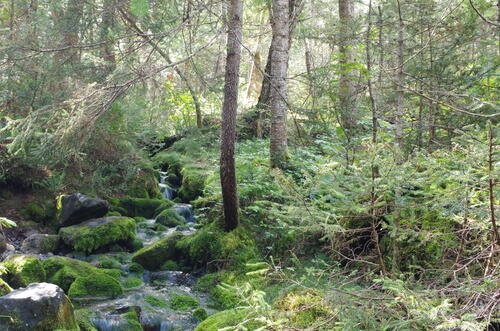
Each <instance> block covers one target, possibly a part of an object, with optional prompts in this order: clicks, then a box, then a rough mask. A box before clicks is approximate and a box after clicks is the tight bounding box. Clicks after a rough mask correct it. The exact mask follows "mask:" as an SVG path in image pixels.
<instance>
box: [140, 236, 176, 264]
mask: <svg viewBox="0 0 500 331" xmlns="http://www.w3.org/2000/svg"><path fill="white" fill-rule="evenodd" d="M182 237H183V235H182V234H179V233H176V234H174V235H172V236H168V237H165V238H163V239H160V240H158V241H157V242H155V243H153V244H151V245H149V246H146V247H143V248H142V249H140V250H138V251H137V252H135V253H134V255H133V256H132V262H135V263H138V264H140V265H141V266H143V267H144V268H145V269H147V270H159V269H160V268H161V266H162V265H163V264H164V263H165V262H166V261H168V260H174V259H180V258H181V256H180V255H181V251H180V250H179V249H178V248H177V242H178V241H179V240H180V239H181V238H182Z"/></svg>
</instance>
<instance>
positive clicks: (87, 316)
mask: <svg viewBox="0 0 500 331" xmlns="http://www.w3.org/2000/svg"><path fill="white" fill-rule="evenodd" d="M93 315H94V312H93V311H92V310H90V309H77V310H75V318H76V322H77V323H78V326H79V327H80V331H98V330H97V329H96V328H94V326H93V325H92V317H93Z"/></svg>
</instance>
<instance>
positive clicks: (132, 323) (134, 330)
mask: <svg viewBox="0 0 500 331" xmlns="http://www.w3.org/2000/svg"><path fill="white" fill-rule="evenodd" d="M122 316H123V317H124V319H125V321H126V324H123V325H121V327H120V331H143V329H142V326H141V323H140V322H139V316H138V315H137V312H136V311H135V310H131V311H129V312H128V313H125V314H123V315H122Z"/></svg>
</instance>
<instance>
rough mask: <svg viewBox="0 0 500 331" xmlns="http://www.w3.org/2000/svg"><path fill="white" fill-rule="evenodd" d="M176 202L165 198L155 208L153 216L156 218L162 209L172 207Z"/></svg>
mask: <svg viewBox="0 0 500 331" xmlns="http://www.w3.org/2000/svg"><path fill="white" fill-rule="evenodd" d="M174 204H175V203H174V202H173V201H170V200H167V199H163V200H162V203H161V204H160V205H159V206H158V207H157V208H156V209H155V211H154V214H153V217H152V218H156V217H157V216H158V215H160V213H161V212H162V211H164V210H168V209H170V208H171V207H172V206H173V205H174Z"/></svg>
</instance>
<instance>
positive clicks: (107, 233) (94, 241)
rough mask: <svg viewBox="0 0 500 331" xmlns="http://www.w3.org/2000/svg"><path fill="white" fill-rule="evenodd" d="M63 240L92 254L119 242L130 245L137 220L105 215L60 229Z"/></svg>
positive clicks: (81, 250)
mask: <svg viewBox="0 0 500 331" xmlns="http://www.w3.org/2000/svg"><path fill="white" fill-rule="evenodd" d="M59 235H60V237H61V239H62V240H63V242H64V243H65V244H66V245H67V246H69V247H71V249H73V250H75V251H79V252H84V253H86V254H90V253H92V252H95V251H97V250H99V249H102V248H106V247H110V246H111V245H114V244H118V245H123V246H130V245H131V244H132V242H133V240H134V239H135V221H134V220H133V219H132V218H129V217H118V216H111V217H103V218H96V219H92V220H89V221H86V222H84V223H82V224H78V225H73V226H69V227H66V228H62V229H60V230H59Z"/></svg>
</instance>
